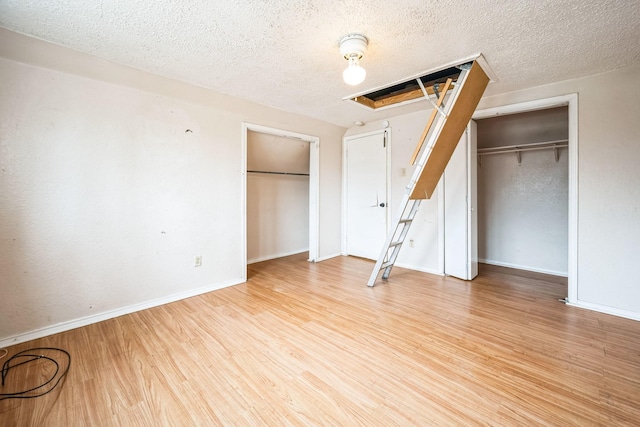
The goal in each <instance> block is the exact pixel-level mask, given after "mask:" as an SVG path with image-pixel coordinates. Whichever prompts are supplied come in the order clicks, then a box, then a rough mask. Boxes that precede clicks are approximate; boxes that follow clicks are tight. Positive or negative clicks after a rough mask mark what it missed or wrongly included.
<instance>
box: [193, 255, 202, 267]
mask: <svg viewBox="0 0 640 427" xmlns="http://www.w3.org/2000/svg"><path fill="white" fill-rule="evenodd" d="M193 266H194V267H202V255H198V256H197V257H196V258H195V260H194V263H193Z"/></svg>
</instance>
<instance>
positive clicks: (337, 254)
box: [316, 252, 343, 262]
mask: <svg viewBox="0 0 640 427" xmlns="http://www.w3.org/2000/svg"><path fill="white" fill-rule="evenodd" d="M339 256H343V255H342V254H341V253H339V252H338V253H336V254H331V255H325V256H321V257H320V258H318V259H316V262H321V261H326V260H328V259H331V258H335V257H339Z"/></svg>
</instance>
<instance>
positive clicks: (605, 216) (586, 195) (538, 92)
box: [479, 67, 640, 319]
mask: <svg viewBox="0 0 640 427" xmlns="http://www.w3.org/2000/svg"><path fill="white" fill-rule="evenodd" d="M612 82H614V83H615V84H613V85H612V84H611V83H612ZM570 93H577V94H578V126H579V127H578V141H579V150H578V174H579V176H578V278H577V279H578V305H581V306H584V307H588V308H595V309H597V310H601V311H605V312H609V313H613V314H618V315H623V316H627V317H632V318H636V319H640V278H639V276H638V274H637V272H636V271H635V266H636V265H637V263H638V253H640V220H639V219H640V185H638V182H640V168H639V167H638V159H640V120H638V117H640V67H635V68H631V69H627V70H620V71H615V72H611V73H605V74H600V75H596V76H591V77H585V78H580V79H575V80H569V81H564V82H558V83H553V84H549V85H546V86H541V87H537V88H532V89H528V90H524V91H519V92H513V93H509V94H505V95H500V96H493V97H489V98H484V99H483V100H482V101H481V102H480V106H479V108H490V107H495V106H500V105H508V104H514V103H518V102H525V101H530V100H535V99H541V98H548V97H552V96H557V95H565V94H570Z"/></svg>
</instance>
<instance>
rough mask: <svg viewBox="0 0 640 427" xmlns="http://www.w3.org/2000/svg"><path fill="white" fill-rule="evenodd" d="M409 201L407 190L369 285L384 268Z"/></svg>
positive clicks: (368, 283)
mask: <svg viewBox="0 0 640 427" xmlns="http://www.w3.org/2000/svg"><path fill="white" fill-rule="evenodd" d="M408 203H409V193H408V192H406V193H405V194H404V196H402V201H401V202H400V205H401V206H400V209H398V214H397V215H396V218H395V221H394V224H395V226H394V229H393V231H392V232H389V233H387V238H386V240H385V243H384V246H383V247H382V251H381V252H380V256H379V257H378V260H377V261H376V264H375V267H374V268H373V272H372V273H371V276H370V277H369V281H368V282H367V286H369V287H372V286H373V285H374V284H375V282H376V279H377V278H378V274H379V273H380V270H381V269H382V264H384V262H385V260H386V259H387V258H388V252H389V249H391V248H390V246H391V242H393V238H394V236H395V234H396V232H397V229H398V226H399V225H400V220H401V219H402V216H403V214H404V211H405V209H406V208H407V204H408Z"/></svg>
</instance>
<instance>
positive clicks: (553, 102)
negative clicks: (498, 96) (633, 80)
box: [472, 93, 578, 304]
mask: <svg viewBox="0 0 640 427" xmlns="http://www.w3.org/2000/svg"><path fill="white" fill-rule="evenodd" d="M562 106H567V107H568V113H569V225H568V227H569V228H568V234H569V236H568V238H569V242H568V250H569V254H568V272H567V273H568V295H567V302H568V303H569V304H577V302H578V94H577V93H572V94H569V95H562V96H555V97H551V98H543V99H537V100H533V101H527V102H520V103H517V104H509V105H502V106H498V107H492V108H486V109H482V110H477V111H476V112H475V113H474V115H473V117H472V119H474V120H475V119H486V118H489V117H495V116H504V115H508V114H516V113H526V112H528V111H535V110H544V109H547V108H553V107H562Z"/></svg>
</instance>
